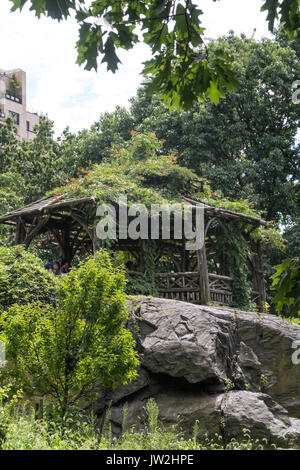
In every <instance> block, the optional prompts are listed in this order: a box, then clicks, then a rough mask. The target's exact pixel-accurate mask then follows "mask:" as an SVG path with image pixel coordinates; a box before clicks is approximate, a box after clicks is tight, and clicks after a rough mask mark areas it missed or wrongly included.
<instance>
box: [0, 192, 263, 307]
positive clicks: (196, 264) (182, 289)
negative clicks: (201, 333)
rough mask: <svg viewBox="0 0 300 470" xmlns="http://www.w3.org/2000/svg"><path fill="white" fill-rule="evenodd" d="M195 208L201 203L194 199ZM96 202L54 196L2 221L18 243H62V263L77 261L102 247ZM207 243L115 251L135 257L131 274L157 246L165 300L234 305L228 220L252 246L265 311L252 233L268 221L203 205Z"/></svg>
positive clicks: (139, 243)
mask: <svg viewBox="0 0 300 470" xmlns="http://www.w3.org/2000/svg"><path fill="white" fill-rule="evenodd" d="M188 203H189V204H190V205H194V206H196V205H197V204H199V203H202V201H198V200H193V199H189V200H188ZM96 207H97V200H96V199H95V198H93V197H82V198H77V199H75V198H74V199H70V198H67V197H66V196H52V197H48V198H44V199H41V200H39V201H36V202H34V203H32V204H29V205H27V206H25V207H22V208H21V209H18V210H15V211H13V212H10V213H8V214H6V215H3V216H1V217H0V223H1V224H6V225H8V226H11V228H12V231H13V232H14V236H15V243H16V245H20V244H23V245H25V247H26V248H28V247H29V246H30V244H31V242H32V241H33V240H34V239H36V238H37V237H38V238H39V240H40V242H41V244H43V245H44V246H48V245H54V246H57V247H59V250H60V257H61V261H62V263H64V262H68V263H69V264H72V260H73V259H74V256H75V255H76V254H78V255H84V254H86V253H93V252H95V251H96V250H97V249H99V248H100V247H101V241H100V240H99V239H98V237H97V236H96V226H95V214H96ZM204 220H205V244H204V246H203V247H202V248H201V249H199V250H196V251H188V250H186V249H185V243H186V240H184V239H183V240H177V239H175V238H174V237H173V235H172V233H171V234H170V239H167V240H163V239H161V238H160V239H158V240H151V241H150V242H148V240H140V239H139V240H131V239H126V240H119V239H118V240H116V241H115V242H114V244H113V246H112V249H113V250H116V251H125V252H127V253H128V254H129V255H130V257H131V259H132V263H131V266H128V271H129V275H131V276H134V275H135V273H136V272H139V273H140V274H141V273H143V271H146V268H147V266H146V263H145V253H147V250H148V248H149V249H150V245H149V243H151V244H152V246H153V243H154V244H155V247H156V249H155V264H156V265H157V266H159V267H161V266H165V269H163V270H162V272H156V273H155V281H156V286H157V292H158V295H159V296H161V297H163V298H170V299H176V300H183V301H187V302H193V303H201V304H207V303H209V302H216V303H218V304H221V305H231V304H232V297H233V291H232V283H233V281H234V277H233V273H232V272H231V268H230V263H228V262H226V261H225V260H224V250H222V246H220V243H217V241H218V237H219V235H221V233H222V232H223V231H224V230H226V224H227V223H228V222H236V223H238V224H239V227H240V231H241V233H242V235H243V237H244V238H245V240H246V243H247V244H248V248H249V249H248V252H249V256H248V258H247V260H246V263H247V265H248V268H249V272H250V273H251V279H250V281H251V282H252V286H253V288H252V301H253V302H255V303H256V304H257V307H258V308H259V309H263V306H264V303H265V300H266V297H265V280H264V274H263V273H264V269H263V262H262V256H261V245H260V243H259V242H255V241H254V240H253V239H252V238H251V236H250V234H251V231H252V230H255V229H256V228H257V227H259V226H260V225H267V223H266V222H265V221H264V220H261V219H259V218H256V217H252V216H248V215H245V214H240V213H236V212H233V211H230V210H225V209H222V208H219V207H216V206H212V205H208V204H205V203H204Z"/></svg>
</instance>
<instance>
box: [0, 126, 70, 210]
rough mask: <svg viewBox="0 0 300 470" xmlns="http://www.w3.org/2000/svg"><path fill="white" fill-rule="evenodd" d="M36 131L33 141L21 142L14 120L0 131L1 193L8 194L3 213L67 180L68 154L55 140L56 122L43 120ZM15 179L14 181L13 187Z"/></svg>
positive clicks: (39, 196) (30, 200)
mask: <svg viewBox="0 0 300 470" xmlns="http://www.w3.org/2000/svg"><path fill="white" fill-rule="evenodd" d="M35 132H36V137H35V138H34V139H33V140H32V141H25V140H24V141H21V140H20V139H19V138H18V137H17V135H16V129H15V126H14V123H13V119H12V118H11V117H8V118H7V119H6V120H5V122H4V124H3V126H2V127H1V128H0V174H1V173H2V174H4V176H3V177H2V179H3V183H4V186H2V191H3V192H5V191H7V193H8V199H7V202H6V203H5V202H4V201H3V203H2V201H1V195H0V211H1V213H2V214H3V213H5V212H7V208H10V209H13V208H16V207H18V206H20V205H22V204H23V203H25V204H28V203H30V202H32V201H34V200H36V199H39V198H41V197H43V196H44V195H45V193H46V192H47V191H49V190H50V189H52V188H54V187H55V186H57V185H58V184H61V183H62V182H64V181H66V174H65V172H64V171H65V170H67V166H68V165H67V162H66V161H65V160H66V159H67V155H64V156H62V155H61V153H60V147H59V144H58V142H56V141H55V140H54V138H53V122H52V121H49V120H48V119H46V118H44V117H40V124H39V125H38V126H36V128H35ZM5 175H6V176H5ZM9 175H11V177H10V176H9ZM13 178H15V181H14V182H13V181H12V184H10V180H12V179H13ZM6 184H7V185H6ZM21 201H22V202H21ZM20 202H21V204H20Z"/></svg>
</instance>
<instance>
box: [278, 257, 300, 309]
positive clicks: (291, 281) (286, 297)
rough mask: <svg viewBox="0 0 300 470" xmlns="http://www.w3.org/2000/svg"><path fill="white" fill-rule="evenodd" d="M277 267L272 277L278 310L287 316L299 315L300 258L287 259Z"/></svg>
mask: <svg viewBox="0 0 300 470" xmlns="http://www.w3.org/2000/svg"><path fill="white" fill-rule="evenodd" d="M275 269H276V272H275V274H273V276H271V277H272V279H273V284H272V289H273V290H275V291H276V296H275V297H274V299H273V302H274V303H275V304H276V310H277V312H278V313H283V314H285V315H286V316H290V317H294V316H297V315H299V314H300V258H289V259H285V260H284V261H283V263H281V264H280V265H278V266H275Z"/></svg>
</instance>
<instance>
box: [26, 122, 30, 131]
mask: <svg viewBox="0 0 300 470" xmlns="http://www.w3.org/2000/svg"><path fill="white" fill-rule="evenodd" d="M26 130H27V132H30V122H29V121H26Z"/></svg>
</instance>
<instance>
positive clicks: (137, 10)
mask: <svg viewBox="0 0 300 470" xmlns="http://www.w3.org/2000/svg"><path fill="white" fill-rule="evenodd" d="M214 1H215V0H214ZM11 2H12V3H13V7H12V10H13V11H15V10H17V9H20V10H21V9H22V8H23V7H24V5H26V4H27V5H28V4H29V5H30V9H31V10H33V11H34V12H35V14H36V15H37V16H38V17H40V16H41V15H48V16H50V17H51V18H54V19H57V20H62V19H66V18H68V17H69V16H70V15H71V14H72V13H75V17H76V20H77V22H78V24H79V40H78V42H77V49H78V58H77V62H78V63H79V64H85V68H86V69H88V70H90V69H92V68H94V69H97V58H98V55H100V57H101V59H102V60H101V63H103V62H104V63H106V64H107V69H108V70H111V71H112V72H115V71H116V70H117V69H118V64H119V63H120V62H121V61H120V59H119V57H118V56H117V49H125V50H129V49H132V48H133V47H134V45H135V44H137V43H138V42H141V41H142V42H144V43H145V44H146V45H147V46H149V47H150V49H151V52H152V59H151V60H149V61H147V62H145V67H144V75H145V76H146V77H148V78H149V77H151V80H150V81H149V82H148V83H147V91H148V93H153V92H155V93H158V94H160V95H161V96H163V97H164V99H165V100H166V101H167V103H168V104H169V105H171V106H183V107H185V108H188V107H190V106H191V105H192V103H193V102H194V101H195V100H197V99H199V98H200V97H202V96H203V95H206V96H207V97H209V98H210V99H211V100H212V101H213V102H215V103H217V102H218V101H219V99H220V98H221V97H224V94H223V87H224V86H227V88H229V89H230V88H232V87H233V86H236V84H237V82H236V79H235V74H234V73H233V70H234V68H233V67H232V64H231V57H230V55H229V54H228V53H226V51H224V49H216V50H215V51H214V52H213V53H209V51H208V49H207V47H206V45H205V41H204V39H203V37H204V31H205V28H204V27H203V25H202V24H201V16H202V14H203V11H202V10H200V9H199V8H198V6H197V4H196V3H194V2H192V0H186V1H184V2H181V1H177V0H146V1H143V2H140V1H131V0H130V1H114V2H111V1H109V0H93V1H92V2H88V5H87V2H86V1H85V0H79V1H75V0H59V1H50V0H11ZM262 10H266V11H268V22H269V29H270V30H271V31H273V28H274V22H275V20H276V19H279V20H280V21H281V23H282V24H283V25H284V28H285V29H286V31H287V32H288V33H289V35H290V36H291V37H297V38H299V37H300V36H299V26H300V13H299V0H262ZM137 28H140V29H141V30H142V32H143V36H142V39H140V37H139V35H138V34H137V32H138V31H137Z"/></svg>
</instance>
